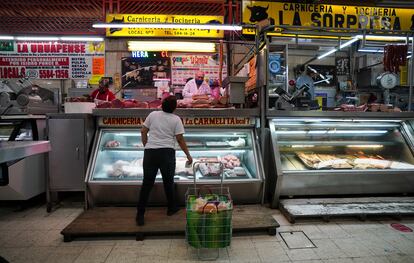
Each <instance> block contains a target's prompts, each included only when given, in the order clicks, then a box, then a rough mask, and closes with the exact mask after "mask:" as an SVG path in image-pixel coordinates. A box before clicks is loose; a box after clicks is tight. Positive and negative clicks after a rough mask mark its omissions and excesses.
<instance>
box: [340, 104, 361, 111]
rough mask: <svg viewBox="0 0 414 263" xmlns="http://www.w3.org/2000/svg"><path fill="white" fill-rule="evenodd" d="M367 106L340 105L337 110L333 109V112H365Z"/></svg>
mask: <svg viewBox="0 0 414 263" xmlns="http://www.w3.org/2000/svg"><path fill="white" fill-rule="evenodd" d="M367 109H368V106H367V105H366V104H363V105H360V106H355V105H352V104H342V105H341V106H339V108H335V109H334V110H335V111H367Z"/></svg>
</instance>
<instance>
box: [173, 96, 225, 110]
mask: <svg viewBox="0 0 414 263" xmlns="http://www.w3.org/2000/svg"><path fill="white" fill-rule="evenodd" d="M226 106H227V97H225V96H222V97H220V98H219V99H216V98H213V97H209V96H208V95H194V96H193V97H192V98H185V99H182V100H178V101H177V107H178V108H224V107H226Z"/></svg>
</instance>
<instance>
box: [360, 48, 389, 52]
mask: <svg viewBox="0 0 414 263" xmlns="http://www.w3.org/2000/svg"><path fill="white" fill-rule="evenodd" d="M358 52H367V53H384V50H383V49H367V48H360V49H358Z"/></svg>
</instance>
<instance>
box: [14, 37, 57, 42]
mask: <svg viewBox="0 0 414 263" xmlns="http://www.w3.org/2000/svg"><path fill="white" fill-rule="evenodd" d="M16 39H17V40H33V41H57V40H59V38H58V37H16Z"/></svg>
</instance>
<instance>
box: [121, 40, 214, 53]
mask: <svg viewBox="0 0 414 263" xmlns="http://www.w3.org/2000/svg"><path fill="white" fill-rule="evenodd" d="M128 50H129V51H183V52H215V51H216V45H215V44H214V43H203V42H173V41H128Z"/></svg>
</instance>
